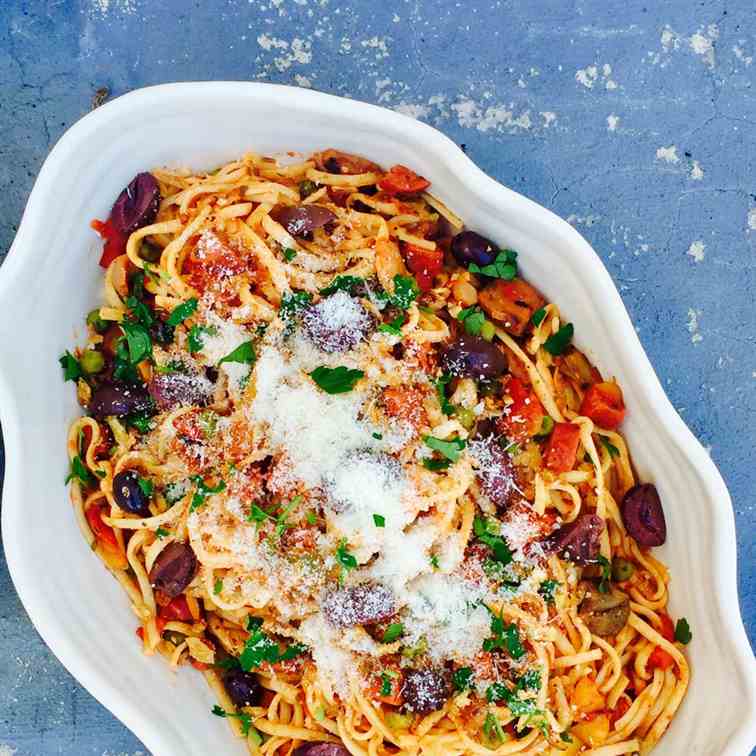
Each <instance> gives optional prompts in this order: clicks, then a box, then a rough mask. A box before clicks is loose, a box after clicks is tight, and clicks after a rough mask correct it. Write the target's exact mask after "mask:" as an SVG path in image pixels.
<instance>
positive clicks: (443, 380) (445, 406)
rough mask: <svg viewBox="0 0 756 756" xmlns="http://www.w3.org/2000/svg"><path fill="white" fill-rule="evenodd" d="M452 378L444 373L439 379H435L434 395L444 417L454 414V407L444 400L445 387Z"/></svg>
mask: <svg viewBox="0 0 756 756" xmlns="http://www.w3.org/2000/svg"><path fill="white" fill-rule="evenodd" d="M451 380H452V376H451V375H449V374H448V373H444V374H443V375H441V377H440V378H436V381H435V383H436V393H437V394H438V402H439V404H440V405H441V411H442V412H443V413H444V414H445V415H453V414H454V405H453V404H452V403H451V402H450V401H449V400H448V399H447V398H446V387H447V386H448V385H449V383H451Z"/></svg>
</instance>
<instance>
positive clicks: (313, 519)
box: [305, 510, 318, 525]
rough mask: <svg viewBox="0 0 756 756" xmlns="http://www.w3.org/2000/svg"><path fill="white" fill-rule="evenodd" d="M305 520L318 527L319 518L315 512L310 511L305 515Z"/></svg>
mask: <svg viewBox="0 0 756 756" xmlns="http://www.w3.org/2000/svg"><path fill="white" fill-rule="evenodd" d="M305 520H307V522H308V524H309V525H317V524H318V517H317V515H316V514H315V512H313V511H312V510H310V511H309V512H307V513H306V514H305Z"/></svg>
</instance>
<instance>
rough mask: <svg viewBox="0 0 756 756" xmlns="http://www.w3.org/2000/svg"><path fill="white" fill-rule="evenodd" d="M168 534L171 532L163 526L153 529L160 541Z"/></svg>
mask: <svg viewBox="0 0 756 756" xmlns="http://www.w3.org/2000/svg"><path fill="white" fill-rule="evenodd" d="M170 534H171V533H170V531H169V530H166V529H165V528H158V529H157V530H156V531H155V536H156V537H157V538H159V539H160V540H161V541H162V540H163V538H167V537H168V536H169V535H170Z"/></svg>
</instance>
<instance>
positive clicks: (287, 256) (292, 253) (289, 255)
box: [283, 247, 297, 262]
mask: <svg viewBox="0 0 756 756" xmlns="http://www.w3.org/2000/svg"><path fill="white" fill-rule="evenodd" d="M283 256H284V260H286V262H291V261H292V260H293V259H294V258H295V257H296V256H297V250H296V249H292V248H291V247H286V249H285V250H284V251H283Z"/></svg>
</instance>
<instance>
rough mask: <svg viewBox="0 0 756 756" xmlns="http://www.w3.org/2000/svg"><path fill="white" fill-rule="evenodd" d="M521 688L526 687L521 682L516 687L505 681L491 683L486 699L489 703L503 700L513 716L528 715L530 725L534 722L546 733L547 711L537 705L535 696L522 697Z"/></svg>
mask: <svg viewBox="0 0 756 756" xmlns="http://www.w3.org/2000/svg"><path fill="white" fill-rule="evenodd" d="M539 684H540V675H539ZM521 690H524V688H523V687H521V686H520V685H519V684H518V685H517V686H516V687H515V688H514V689H510V688H509V687H508V686H507V685H506V684H505V683H502V682H496V683H494V684H493V685H489V686H488V688H487V689H486V700H487V701H488V702H489V703H499V702H503V703H504V704H505V705H506V707H507V708H508V709H509V711H510V712H511V713H512V716H513V717H527V718H528V724H529V725H530V724H531V723H532V725H533V726H535V727H537V728H538V729H539V730H541V732H542V733H543V734H544V735H546V734H547V733H548V725H547V723H546V720H545V713H544V712H543V710H541V709H538V708H537V707H536V700H535V699H534V698H520V697H519V696H518V695H517V694H518V693H519V692H520V691H521Z"/></svg>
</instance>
